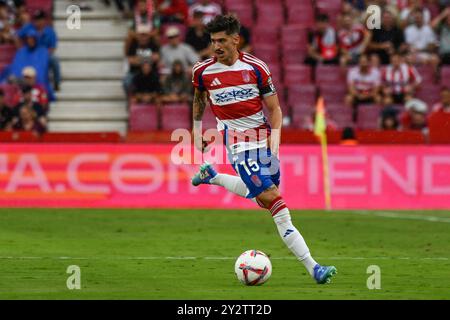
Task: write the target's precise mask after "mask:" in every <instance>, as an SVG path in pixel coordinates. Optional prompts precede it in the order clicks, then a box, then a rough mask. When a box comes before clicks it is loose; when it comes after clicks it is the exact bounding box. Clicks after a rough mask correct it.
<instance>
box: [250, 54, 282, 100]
mask: <svg viewBox="0 0 450 320" xmlns="http://www.w3.org/2000/svg"><path fill="white" fill-rule="evenodd" d="M255 71H256V76H257V78H258V88H259V91H260V93H261V95H262V96H263V97H268V96H271V95H274V94H276V93H277V90H276V89H275V85H274V84H273V81H272V73H271V72H270V70H269V67H268V66H267V65H266V64H265V63H263V62H260V63H258V64H256V65H255Z"/></svg>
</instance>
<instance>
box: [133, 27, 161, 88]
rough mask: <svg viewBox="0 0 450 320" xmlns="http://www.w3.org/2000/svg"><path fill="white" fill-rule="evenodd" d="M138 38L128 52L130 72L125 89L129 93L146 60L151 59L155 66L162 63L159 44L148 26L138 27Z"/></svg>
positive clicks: (134, 39)
mask: <svg viewBox="0 0 450 320" xmlns="http://www.w3.org/2000/svg"><path fill="white" fill-rule="evenodd" d="M136 33H137V35H136V38H133V39H132V40H131V42H130V45H129V47H128V50H127V52H126V56H127V60H128V66H129V71H128V74H127V75H126V76H125V80H124V87H125V91H126V92H128V90H129V86H130V84H131V81H132V79H133V77H134V75H136V74H137V73H138V72H139V71H140V70H141V65H142V61H143V60H144V59H151V61H152V62H153V63H155V64H158V63H159V61H160V54H159V50H160V48H159V43H158V41H157V40H156V39H155V37H154V36H153V35H152V33H151V28H150V27H149V26H148V25H138V26H137V30H136Z"/></svg>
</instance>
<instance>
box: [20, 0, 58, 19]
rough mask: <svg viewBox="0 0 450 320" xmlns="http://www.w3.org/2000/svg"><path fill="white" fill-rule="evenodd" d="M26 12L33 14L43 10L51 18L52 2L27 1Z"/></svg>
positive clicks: (40, 0) (46, 0) (45, 0)
mask: <svg viewBox="0 0 450 320" xmlns="http://www.w3.org/2000/svg"><path fill="white" fill-rule="evenodd" d="M26 6H27V11H28V12H30V13H31V14H33V13H34V12H35V11H36V10H43V11H45V13H46V14H47V16H49V17H51V16H52V12H53V1H52V0H27V1H26Z"/></svg>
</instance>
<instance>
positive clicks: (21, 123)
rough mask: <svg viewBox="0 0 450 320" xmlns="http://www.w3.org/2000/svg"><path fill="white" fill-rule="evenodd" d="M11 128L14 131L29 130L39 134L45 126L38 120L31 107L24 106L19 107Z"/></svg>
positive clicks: (45, 128)
mask: <svg viewBox="0 0 450 320" xmlns="http://www.w3.org/2000/svg"><path fill="white" fill-rule="evenodd" d="M12 129H13V130H14V131H30V132H33V133H34V134H36V135H41V134H43V133H44V132H45V131H46V130H47V127H46V126H45V125H43V124H42V123H41V122H40V121H39V120H38V117H37V115H36V112H35V111H34V110H33V109H32V108H31V107H29V106H26V107H23V108H21V109H20V111H19V116H18V118H17V121H16V122H15V123H14V125H13V127H12Z"/></svg>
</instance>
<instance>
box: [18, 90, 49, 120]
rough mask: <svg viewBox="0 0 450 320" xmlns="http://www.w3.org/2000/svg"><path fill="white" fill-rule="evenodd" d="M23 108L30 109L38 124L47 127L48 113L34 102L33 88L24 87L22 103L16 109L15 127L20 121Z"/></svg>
mask: <svg viewBox="0 0 450 320" xmlns="http://www.w3.org/2000/svg"><path fill="white" fill-rule="evenodd" d="M23 108H30V109H31V110H32V111H33V112H34V113H35V115H36V119H37V120H38V122H39V123H40V124H41V125H42V126H43V127H46V126H47V114H46V111H45V110H44V108H43V107H42V106H41V105H40V104H39V103H38V102H35V101H33V88H32V87H31V86H24V87H22V101H21V102H20V103H19V104H18V105H16V106H15V107H14V114H15V116H14V119H13V124H14V125H15V124H16V123H17V122H18V121H19V120H20V113H21V110H22V109H23Z"/></svg>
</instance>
